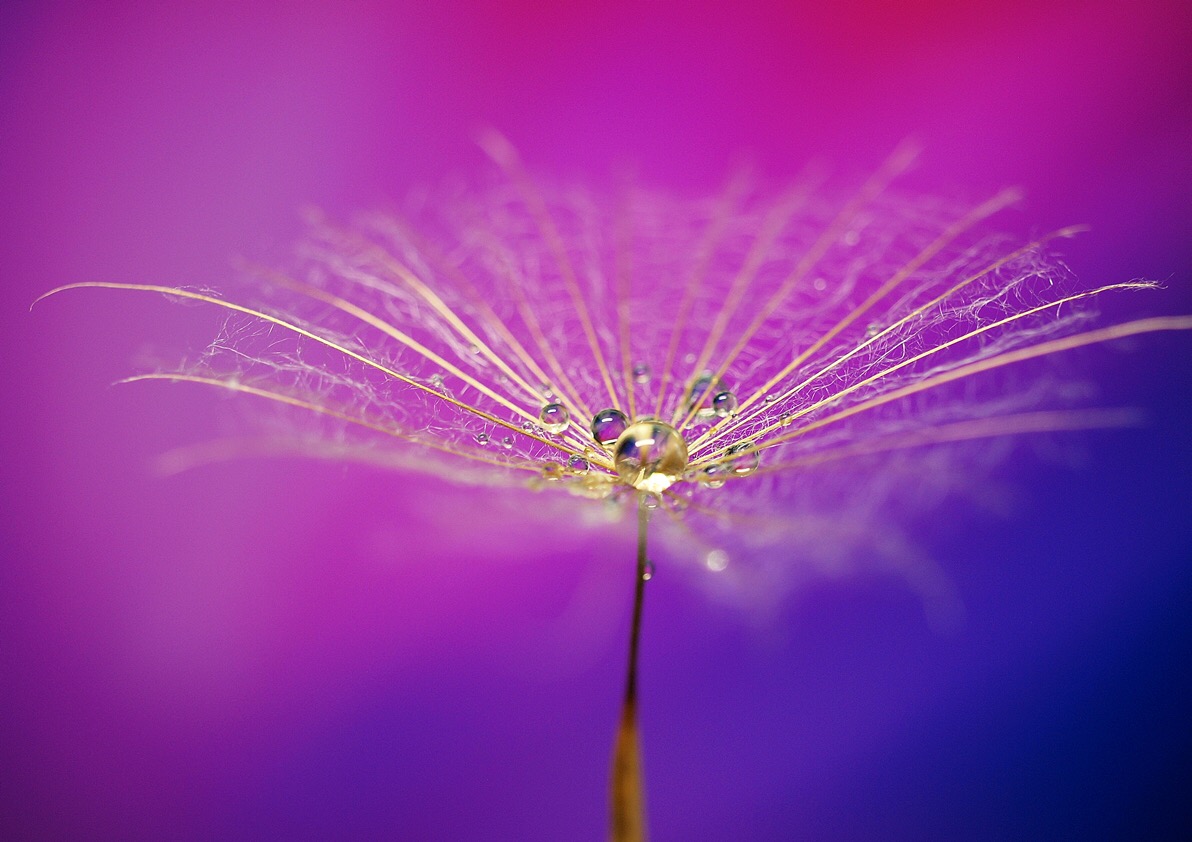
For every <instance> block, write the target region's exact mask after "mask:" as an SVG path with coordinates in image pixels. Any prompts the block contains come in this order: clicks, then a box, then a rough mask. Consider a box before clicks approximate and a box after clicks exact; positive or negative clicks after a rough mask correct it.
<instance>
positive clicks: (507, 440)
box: [501, 436, 513, 450]
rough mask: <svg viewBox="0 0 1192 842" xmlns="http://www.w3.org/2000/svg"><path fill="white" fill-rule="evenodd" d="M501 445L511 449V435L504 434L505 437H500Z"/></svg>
mask: <svg viewBox="0 0 1192 842" xmlns="http://www.w3.org/2000/svg"><path fill="white" fill-rule="evenodd" d="M501 447H503V448H505V449H506V450H513V436H505V438H503V439H501Z"/></svg>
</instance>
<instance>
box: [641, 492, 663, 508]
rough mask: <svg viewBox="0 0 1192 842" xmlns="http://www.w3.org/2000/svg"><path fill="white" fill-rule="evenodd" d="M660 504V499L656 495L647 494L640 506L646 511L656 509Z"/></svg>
mask: <svg viewBox="0 0 1192 842" xmlns="http://www.w3.org/2000/svg"><path fill="white" fill-rule="evenodd" d="M661 502H662V498H660V497H659V496H658V495H657V494H647V495H646V497H645V499H644V500H642V505H643V506H645V507H646V508H647V509H657V508H658V506H659V504H660V503H661Z"/></svg>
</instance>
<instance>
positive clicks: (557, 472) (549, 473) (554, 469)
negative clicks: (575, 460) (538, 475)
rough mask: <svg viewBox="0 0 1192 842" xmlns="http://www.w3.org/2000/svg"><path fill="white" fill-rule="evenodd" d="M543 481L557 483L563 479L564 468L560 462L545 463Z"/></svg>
mask: <svg viewBox="0 0 1192 842" xmlns="http://www.w3.org/2000/svg"><path fill="white" fill-rule="evenodd" d="M542 477H543V479H546V480H550V481H552V482H553V481H555V480H561V479H562V478H563V466H562V465H560V464H559V463H558V462H545V463H543V465H542Z"/></svg>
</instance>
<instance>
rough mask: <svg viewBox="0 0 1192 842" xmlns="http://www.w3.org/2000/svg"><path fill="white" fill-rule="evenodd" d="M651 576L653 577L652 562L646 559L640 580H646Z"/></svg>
mask: <svg viewBox="0 0 1192 842" xmlns="http://www.w3.org/2000/svg"><path fill="white" fill-rule="evenodd" d="M653 578H654V562H652V561H647V562H646V565H645V568H644V569H643V570H642V580H643V581H646V582H648V581H650V580H651V579H653Z"/></svg>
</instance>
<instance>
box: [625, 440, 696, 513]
mask: <svg viewBox="0 0 1192 842" xmlns="http://www.w3.org/2000/svg"><path fill="white" fill-rule="evenodd" d="M613 467H615V468H616V469H617V474H618V475H619V476H620V477H621V479H622V481H624V482H625V483H626V484H627V485H632V486H633V487H634V488H636V489H638V490H640V491H649V492H652V494H660V493H661V492H663V491H665V490H666V489H668V488H670V487H671V485H673V484H674V483H675V482H676V481H677V480H678V479H679V478H680V477H682V476H683V472H684V471H686V470H687V442H685V441H684V440H683V436H682V435H680V433H679V432H678V430H676V429H675V428H674V427H672V426H671V425H670V424H664V423H663V422H661V421H639V422H638V423H636V424H634V425H633V426H632V427H628V428H627V429H626V430H625V432H624V433H622V434H621V437H620V438H618V439H617V443H616V446H615V447H614V448H613ZM648 499H649V498H647V502H648Z"/></svg>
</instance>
